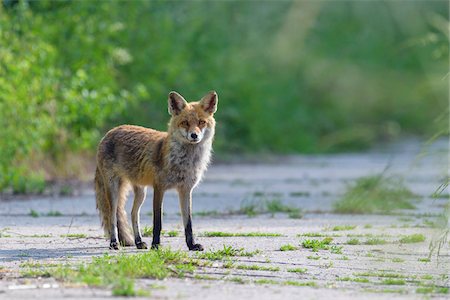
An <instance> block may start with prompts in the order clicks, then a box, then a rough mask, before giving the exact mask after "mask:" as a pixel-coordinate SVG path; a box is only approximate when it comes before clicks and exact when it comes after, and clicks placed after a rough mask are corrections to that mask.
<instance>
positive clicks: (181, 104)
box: [95, 91, 218, 251]
mask: <svg viewBox="0 0 450 300" xmlns="http://www.w3.org/2000/svg"><path fill="white" fill-rule="evenodd" d="M168 102H169V103H168V104H169V114H170V115H171V119H170V122H169V125H168V131H167V132H161V131H156V130H153V129H149V128H144V127H140V126H132V125H122V126H118V127H115V128H113V129H111V130H110V131H109V132H108V133H107V134H106V135H105V136H104V137H103V139H102V140H101V141H100V144H99V146H98V151H97V168H96V171H95V194H96V202H97V209H98V210H99V213H100V218H101V220H102V226H103V229H104V230H105V233H106V235H107V236H109V238H110V245H109V247H110V249H114V250H118V249H119V244H120V245H122V246H132V245H133V244H135V245H136V247H137V248H138V249H147V244H146V243H145V242H143V241H142V236H141V231H140V221H139V215H140V213H139V211H140V209H141V206H142V204H143V202H144V200H145V196H146V191H147V186H148V185H151V186H153V241H152V246H151V247H152V248H154V249H157V248H158V247H159V244H160V233H161V217H162V212H161V210H162V202H163V195H164V192H165V191H166V190H168V189H171V188H175V189H176V190H177V191H178V195H179V199H180V208H181V215H182V218H183V224H184V233H185V236H186V244H187V246H188V248H189V250H193V251H203V246H202V245H200V244H196V243H195V242H194V237H193V235H192V221H191V219H192V212H191V207H192V190H193V189H194V188H195V186H196V185H197V184H198V183H199V181H200V180H201V178H202V176H203V173H204V172H205V170H206V168H207V166H208V163H209V161H210V156H211V147H212V142H213V137H214V131H215V125H216V122H215V120H214V113H215V112H216V110H217V102H218V96H217V93H216V92H215V91H211V92H209V93H208V94H207V95H206V96H204V97H203V98H202V99H201V100H200V101H198V102H190V103H188V102H187V101H186V100H185V99H184V98H183V97H182V96H181V95H180V94H178V93H176V92H170V93H169V99H168ZM131 188H133V191H134V202H133V207H132V210H131V223H132V228H133V233H134V239H133V235H132V234H131V230H130V227H129V224H128V220H127V219H128V218H127V213H126V211H125V202H126V200H127V192H128V191H129V190H130V189H131Z"/></svg>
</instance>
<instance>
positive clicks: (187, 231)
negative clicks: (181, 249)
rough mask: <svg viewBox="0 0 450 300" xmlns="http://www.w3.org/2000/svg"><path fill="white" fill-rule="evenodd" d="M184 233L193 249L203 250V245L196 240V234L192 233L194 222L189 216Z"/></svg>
mask: <svg viewBox="0 0 450 300" xmlns="http://www.w3.org/2000/svg"><path fill="white" fill-rule="evenodd" d="M184 235H185V236H186V244H187V246H188V248H189V250H191V251H203V246H202V245H200V244H196V243H195V242H194V236H193V235H192V222H191V218H189V220H188V222H187V224H186V228H184Z"/></svg>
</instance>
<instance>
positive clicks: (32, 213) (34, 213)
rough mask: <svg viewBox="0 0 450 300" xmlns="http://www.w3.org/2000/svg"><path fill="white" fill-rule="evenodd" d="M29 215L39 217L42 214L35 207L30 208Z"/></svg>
mask: <svg viewBox="0 0 450 300" xmlns="http://www.w3.org/2000/svg"><path fill="white" fill-rule="evenodd" d="M28 215H29V216H30V217H32V218H39V216H40V214H39V213H38V212H37V211H35V210H34V209H30V212H29V213H28Z"/></svg>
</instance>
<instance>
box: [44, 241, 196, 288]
mask: <svg viewBox="0 0 450 300" xmlns="http://www.w3.org/2000/svg"><path fill="white" fill-rule="evenodd" d="M195 265H196V261H195V260H194V259H192V258H189V256H188V255H187V253H186V252H182V251H172V250H170V249H159V250H154V251H148V252H145V253H139V254H132V255H127V254H124V253H121V254H118V255H109V254H105V255H103V256H100V257H96V258H93V259H92V261H91V262H90V263H87V264H83V265H80V266H77V267H76V268H73V267H70V266H60V267H59V268H56V269H55V270H53V271H51V273H52V275H53V276H54V277H55V278H57V279H62V280H64V281H68V282H82V283H85V284H87V285H89V286H100V287H104V286H112V290H113V294H114V295H116V296H143V295H146V294H147V293H146V292H144V291H140V290H136V288H135V283H134V279H136V278H155V279H164V278H166V277H169V276H177V277H180V276H181V277H182V276H184V273H185V272H192V271H193V270H194V269H195V267H194V266H195Z"/></svg>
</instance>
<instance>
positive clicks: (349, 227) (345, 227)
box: [331, 225, 356, 231]
mask: <svg viewBox="0 0 450 300" xmlns="http://www.w3.org/2000/svg"><path fill="white" fill-rule="evenodd" d="M355 228H356V225H338V226H334V227H333V228H332V229H331V230H332V231H343V230H353V229H355Z"/></svg>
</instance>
